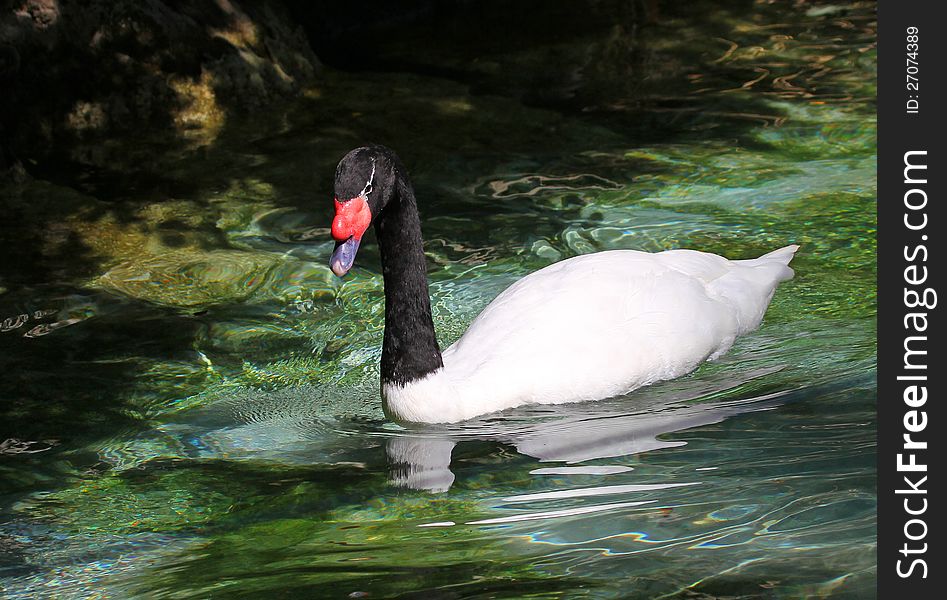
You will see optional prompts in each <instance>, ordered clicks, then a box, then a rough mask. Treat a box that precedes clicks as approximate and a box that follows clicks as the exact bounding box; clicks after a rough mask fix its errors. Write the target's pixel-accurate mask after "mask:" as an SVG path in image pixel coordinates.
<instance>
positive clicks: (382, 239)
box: [329, 145, 798, 423]
mask: <svg viewBox="0 0 947 600" xmlns="http://www.w3.org/2000/svg"><path fill="white" fill-rule="evenodd" d="M372 224H374V226H375V235H376V237H377V240H378V244H379V248H380V251H381V263H382V274H383V277H384V284H385V333H384V341H383V344H382V354H381V395H382V400H383V408H384V411H385V415H386V416H387V417H388V418H389V419H391V420H393V421H395V422H399V423H455V422H458V421H464V420H468V419H471V418H473V417H476V416H479V415H483V414H487V413H492V412H496V411H500V410H503V409H507V408H513V407H516V406H521V405H524V404H559V403H566V402H581V401H587V400H600V399H604V398H609V397H614V396H618V395H621V394H625V393H627V392H630V391H631V390H634V389H636V388H639V387H641V386H645V385H648V384H651V383H655V382H657V381H662V380H667V379H673V378H675V377H680V376H681V375H684V374H686V373H688V372H690V371H692V370H694V369H695V368H697V366H698V365H699V364H700V363H702V362H703V361H705V360H713V359H715V358H717V357H719V356H720V355H722V354H724V353H725V352H726V351H727V350H729V349H730V347H731V346H732V345H733V342H734V340H735V339H736V337H737V336H739V335H741V334H744V333H746V332H748V331H752V330H754V329H756V328H757V327H758V326H759V325H760V322H761V321H762V319H763V313H765V312H766V308H767V306H769V302H770V300H771V299H772V297H773V293H774V292H775V290H776V286H777V285H778V284H779V283H780V282H782V281H786V280H788V279H790V278H792V276H793V271H792V269H791V268H790V267H789V266H788V265H789V261H790V260H791V259H792V257H793V254H794V253H795V251H796V250H797V249H798V246H796V245H790V246H786V247H784V248H780V249H778V250H775V251H773V252H770V253H768V254H765V255H763V256H761V257H759V258H755V259H751V260H728V259H726V258H723V257H722V256H717V255H715V254H710V253H706V252H698V251H695V250H668V251H665V252H658V253H649V252H640V251H636V250H609V251H604V252H597V253H593V254H586V255H582V256H576V257H573V258H569V259H566V260H563V261H560V262H557V263H554V264H552V265H549V266H547V267H545V268H543V269H540V270H539V271H536V272H534V273H531V274H530V275H527V276H526V277H524V278H522V279H520V280H519V281H517V282H516V283H514V284H513V285H511V286H510V287H509V288H507V289H506V290H505V291H504V292H502V293H501V294H500V295H499V296H497V297H496V298H495V299H494V300H493V301H492V302H491V303H490V304H489V305H488V306H487V307H486V308H485V309H484V310H483V312H481V313H480V315H479V316H477V318H476V319H474V321H473V322H472V323H471V324H470V327H469V328H468V329H467V331H466V332H465V333H464V334H463V336H461V338H460V339H459V340H457V341H456V342H455V343H454V344H452V345H451V346H450V347H449V348H447V349H446V350H444V351H443V352H441V350H440V347H439V346H438V343H437V339H436V337H435V332H434V322H433V320H432V318H431V300H430V297H429V295H428V283H427V272H426V271H427V267H426V260H425V256H424V250H423V248H422V239H421V221H420V217H419V215H418V206H417V201H416V199H415V195H414V189H413V188H412V186H411V181H410V179H409V177H408V172H407V170H406V169H405V167H404V165H403V164H402V162H401V160H400V159H399V158H398V156H397V155H396V154H395V153H394V152H393V151H392V150H390V149H389V148H386V147H384V146H380V145H369V146H364V147H360V148H356V149H354V150H352V151H351V152H349V153H348V154H346V155H345V156H344V157H343V158H342V160H341V161H340V162H339V165H338V167H337V168H336V172H335V216H334V218H333V220H332V237H333V238H334V239H335V241H336V245H335V250H334V251H333V252H332V256H331V258H330V259H329V266H330V267H331V269H332V271H333V272H334V273H335V274H336V275H337V276H339V277H341V276H343V275H345V274H346V273H347V272H348V271H349V270H350V269H351V268H352V265H353V263H354V261H355V255H356V252H357V251H358V247H359V244H360V243H361V240H362V236H363V235H364V234H365V232H366V231H367V230H368V228H369V226H371V225H372Z"/></svg>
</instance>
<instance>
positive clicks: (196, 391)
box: [0, 2, 876, 599]
mask: <svg viewBox="0 0 947 600" xmlns="http://www.w3.org/2000/svg"><path fill="white" fill-rule="evenodd" d="M693 6H694V7H696V8H694V10H693V12H688V13H684V12H680V13H676V12H674V11H673V10H672V9H665V12H663V13H662V14H661V15H660V16H659V18H658V19H657V22H656V23H652V24H650V25H643V24H641V23H639V22H638V20H636V19H639V17H635V18H634V19H633V18H632V16H629V15H617V16H616V17H615V22H614V23H612V24H607V25H605V26H596V27H593V28H591V31H588V32H586V31H584V30H580V31H579V32H578V33H576V34H575V35H572V36H570V37H566V38H563V39H557V40H556V41H554V42H550V41H546V42H544V43H536V42H535V41H534V42H533V43H530V44H518V43H517V42H516V40H510V39H507V40H506V41H500V42H497V43H495V44H493V45H490V47H489V49H488V51H485V50H484V46H483V45H482V44H477V43H475V42H476V40H471V39H468V38H464V36H459V37H458V39H457V40H455V43H452V44H449V45H447V46H444V48H447V50H444V51H439V52H422V51H420V50H418V48H417V47H416V46H412V44H411V43H410V40H411V39H412V35H413V34H412V32H410V31H408V32H406V33H405V34H404V35H403V36H402V37H401V38H399V37H397V36H394V37H392V38H391V39H390V40H389V41H387V42H385V44H383V47H382V48H380V49H379V50H378V52H381V53H384V55H385V56H386V57H388V62H386V63H385V64H384V65H382V66H379V67H378V68H370V66H365V65H362V66H361V68H359V69H355V68H350V67H351V65H337V66H335V67H330V68H327V70H326V72H325V75H324V77H323V83H322V84H321V86H320V87H319V88H318V89H313V90H310V93H309V94H307V96H308V97H307V98H305V99H303V100H300V101H299V102H297V103H296V104H294V105H292V106H289V107H286V108H285V110H283V109H280V110H275V111H272V112H270V113H267V114H262V115H255V116H254V117H253V118H239V117H232V118H231V119H230V120H229V121H228V122H227V124H226V125H225V126H224V127H223V128H222V129H221V130H220V131H218V132H215V135H213V136H210V137H209V138H208V137H205V136H194V137H193V139H184V140H182V139H174V140H170V141H169V140H167V139H165V138H162V137H161V136H158V135H156V136H155V139H152V138H151V137H150V136H144V137H143V138H142V139H140V140H136V141H134V142H130V141H122V142H119V141H116V142H114V143H110V144H94V145H93V144H90V145H87V146H83V145H77V147H75V148H69V149H64V151H63V153H64V154H63V162H62V164H61V165H53V166H50V165H44V166H37V171H42V170H43V169H45V171H43V176H42V177H40V176H36V177H35V178H33V179H31V180H28V181H21V182H17V183H14V182H7V183H4V184H3V186H4V187H3V195H4V198H5V200H4V202H5V203H7V204H8V205H9V206H10V207H11V208H12V209H13V210H12V211H8V212H9V216H8V217H7V218H6V221H5V222H4V223H3V224H2V225H0V231H2V232H3V237H2V242H0V243H2V246H3V252H4V254H5V256H6V259H7V260H6V262H5V265H4V274H3V277H2V279H0V321H2V330H3V331H2V332H0V344H2V346H0V347H2V352H0V367H2V369H3V373H4V376H3V382H2V384H0V394H2V398H3V403H2V405H0V406H2V412H3V414H2V415H0V419H2V423H3V424H2V425H0V442H2V446H0V476H2V484H0V589H2V590H3V591H4V593H5V594H6V597H10V598H35V597H54V598H88V597H102V598H126V597H142V598H175V599H177V598H207V597H215V598H216V597H221V598H223V597H226V598H230V597H233V598H244V597H246V598H255V597H266V596H273V595H274V594H275V595H277V596H280V597H283V596H285V597H347V596H348V597H369V598H377V597H419V598H441V597H443V598H468V597H470V598H481V597H482V598H487V597H498V598H499V597H502V598H522V597H550V598H552V597H594V598H713V597H728V598H760V597H765V598H799V597H832V598H868V597H873V596H874V578H875V422H874V416H875V410H874V404H875V390H876V388H875V365H876V362H875V291H874V285H875V283H874V282H875V265H874V260H875V259H874V254H875V198H876V181H875V140H876V133H875V132H876V129H875V119H874V96H875V86H874V82H875V49H874V36H875V14H874V5H873V4H871V3H846V4H810V3H802V4H796V5H788V4H787V5H782V4H777V5H770V4H767V3H747V2H734V3H727V4H717V3H714V4H708V5H707V6H703V5H701V4H696V5H693ZM590 19H593V16H590ZM594 19H599V20H601V19H602V17H601V15H595V16H594ZM606 20H607V19H606ZM445 35H446V34H445ZM368 141H377V142H381V143H385V144H387V145H390V146H391V147H393V148H395V149H396V150H397V151H398V152H399V153H400V154H401V156H402V158H403V160H404V162H405V163H406V164H407V165H409V169H410V171H411V174H412V177H413V179H414V182H415V186H416V188H417V194H418V197H419V201H420V204H421V211H422V219H423V225H424V233H425V238H426V243H425V250H426V253H427V255H428V259H429V265H430V279H431V294H432V297H433V305H434V319H435V325H436V327H437V329H438V334H439V337H440V339H441V342H442V344H445V345H446V344H449V343H451V342H452V341H453V340H455V339H456V338H457V337H458V336H459V335H460V334H461V333H462V332H463V331H464V329H465V327H466V326H467V324H468V323H469V322H470V321H471V320H472V319H473V318H474V317H475V316H476V314H477V313H478V312H479V311H480V310H481V309H482V308H483V307H484V306H485V305H486V304H487V303H488V302H489V301H490V300H491V299H492V298H493V297H495V296H496V295H497V294H498V293H500V292H501V291H502V290H503V289H504V288H505V287H506V286H508V285H509V284H510V283H511V282H513V281H515V280H517V279H518V278H520V277H522V276H523V275H525V274H527V273H529V272H531V271H534V270H536V269H539V268H541V267H543V266H545V265H548V264H551V263H552V262H555V261H557V260H560V259H562V258H567V257H570V256H575V255H578V254H583V253H587V252H593V251H599V250H607V249H615V248H631V249H640V250H648V251H659V250H664V249H670V248H695V249H701V250H707V251H711V252H717V253H721V254H724V255H726V256H728V257H731V258H748V257H753V256H757V255H759V254H762V253H764V252H766V251H769V250H771V249H774V248H777V247H780V246H783V245H786V244H789V243H798V244H801V246H802V248H801V250H800V251H799V253H798V255H797V258H796V259H795V260H794V261H793V267H794V268H795V270H796V273H797V275H796V278H795V279H794V280H792V281H790V282H787V283H785V284H783V285H781V286H780V288H779V290H778V292H777V294H776V296H775V298H774V300H773V303H772V305H771V308H770V310H769V312H768V313H767V317H766V319H765V321H764V323H763V326H762V327H761V328H760V329H759V330H758V331H756V332H754V333H752V334H749V335H747V336H745V337H744V338H742V339H740V340H739V341H738V342H737V344H736V345H735V346H734V348H733V350H732V351H731V352H729V353H728V354H727V355H726V356H724V357H722V358H721V359H719V360H718V361H716V362H713V363H708V364H705V365H703V366H702V367H701V368H700V369H698V370H697V371H696V372H694V373H693V374H691V375H688V376H686V377H684V378H681V379H679V380H676V381H672V382H666V383H662V384H659V385H654V386H651V387H648V388H645V389H641V390H638V391H636V392H634V393H632V394H629V395H628V396H627V397H622V398H616V399H611V400H607V401H602V402H597V403H588V404H582V405H565V406H561V405H560V406H555V407H531V408H522V409H517V410H512V411H508V412H505V413H501V414H497V415H489V416H485V417H483V418H481V419H479V420H476V421H474V422H469V423H464V424H459V425H455V426H443V427H429V428H422V429H416V430H405V429H402V428H399V427H397V426H395V425H392V424H390V423H387V422H386V420H385V418H384V415H383V414H382V411H381V407H380V401H379V397H378V383H377V379H378V360H379V356H380V346H381V336H382V331H383V288H382V280H381V274H380V264H379V256H378V250H377V246H376V245H375V244H374V243H373V241H371V240H369V241H367V242H366V243H365V244H363V248H362V250H361V251H360V254H359V258H358V261H357V264H356V268H355V269H354V270H353V272H352V274H351V275H350V276H348V277H347V278H346V279H344V280H340V279H338V278H335V277H334V276H333V275H332V274H331V272H330V271H329V269H328V267H327V260H328V257H329V254H330V253H331V251H332V248H333V243H332V242H331V240H330V238H329V235H328V225H329V220H330V218H331V211H332V204H331V197H332V196H331V192H332V175H333V172H334V166H335V163H336V162H337V161H338V159H339V158H340V157H341V156H342V155H343V154H344V153H345V152H346V151H347V150H349V149H351V148H352V147H355V146H357V145H360V144H363V143H366V142H368ZM3 440H6V441H3Z"/></svg>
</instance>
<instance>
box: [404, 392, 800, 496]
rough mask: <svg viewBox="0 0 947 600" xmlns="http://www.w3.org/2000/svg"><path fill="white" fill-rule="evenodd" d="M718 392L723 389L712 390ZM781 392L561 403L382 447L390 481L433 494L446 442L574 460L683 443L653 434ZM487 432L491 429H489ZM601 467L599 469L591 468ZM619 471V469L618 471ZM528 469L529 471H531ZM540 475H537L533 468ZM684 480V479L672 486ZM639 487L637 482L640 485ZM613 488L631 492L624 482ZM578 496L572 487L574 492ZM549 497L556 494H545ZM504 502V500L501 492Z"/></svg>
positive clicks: (442, 487)
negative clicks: (626, 407)
mask: <svg viewBox="0 0 947 600" xmlns="http://www.w3.org/2000/svg"><path fill="white" fill-rule="evenodd" d="M720 391H723V390H720ZM787 394H788V392H779V393H775V394H770V395H768V396H764V397H760V398H750V399H743V400H732V401H723V402H701V403H699V404H696V405H693V406H675V404H676V403H677V402H687V401H689V400H690V401H693V400H694V398H681V397H678V398H673V397H666V396H665V397H663V398H662V399H663V400H664V401H665V402H668V403H669V405H668V406H667V407H664V408H657V409H655V412H648V411H641V412H633V413H630V414H608V413H607V412H605V411H595V410H594V409H591V410H590V409H587V408H586V409H584V410H583V408H584V407H583V408H578V407H577V406H576V407H573V406H569V405H566V406H564V407H562V410H561V411H560V412H564V413H566V414H565V415H563V416H561V417H557V418H550V419H548V420H545V421H540V422H538V423H536V422H534V419H530V418H528V417H526V418H523V420H522V421H520V420H519V419H517V420H516V421H515V422H514V423H515V424H511V425H513V426H512V427H510V429H511V431H510V432H504V431H502V429H504V427H502V426H501V425H505V424H506V423H505V422H504V421H499V422H497V421H496V420H495V421H494V422H493V423H491V424H490V425H488V426H487V427H485V428H484V429H485V430H486V431H485V432H481V433H477V432H476V429H475V425H472V424H467V425H466V426H465V427H464V428H462V429H459V430H458V431H456V432H451V431H450V428H447V430H446V431H444V430H441V431H431V432H425V433H419V434H413V435H412V434H410V433H409V434H402V435H396V436H394V437H391V438H390V439H389V440H388V442H387V445H386V450H387V455H388V460H389V463H390V465H391V467H392V476H391V481H392V483H393V484H395V485H398V486H403V487H409V488H412V489H418V490H429V491H433V492H443V491H447V490H448V489H449V488H450V486H451V484H452V483H453V481H454V475H453V473H451V471H450V457H451V451H452V450H453V449H454V446H455V445H456V444H458V443H460V442H462V441H470V440H493V441H498V442H502V443H504V444H509V445H511V446H514V447H515V448H516V450H517V451H518V452H520V453H521V454H525V455H527V456H531V457H533V458H536V459H538V460H539V461H541V462H563V463H567V464H575V463H582V462H586V461H591V460H595V459H600V458H612V457H627V456H632V455H635V454H639V453H642V452H649V451H652V450H660V449H662V448H674V447H677V446H683V445H684V444H686V442H683V441H679V440H672V439H659V437H660V436H662V435H664V434H667V433H673V432H676V431H683V430H685V429H691V428H694V427H700V426H702V425H709V424H712V423H719V422H720V421H722V420H724V419H726V418H728V417H731V416H734V415H738V414H741V413H746V412H754V411H761V410H771V409H773V408H775V407H777V406H779V405H780V404H781V403H782V402H783V401H784V400H783V397H784V396H786V395H787ZM490 430H494V431H492V432H491V431H490ZM599 469H602V467H599ZM614 472H616V471H613V470H608V469H607V468H605V469H604V470H599V471H596V470H585V471H581V470H571V471H570V470H566V471H556V472H555V473H556V474H580V473H581V474H603V475H605V474H611V473H614ZM618 472H620V471H618ZM533 473H535V471H534V472H533ZM546 473H547V474H548V473H549V472H548V471H547V472H546ZM541 474H543V473H541ZM676 485H689V484H676ZM672 487H673V486H672ZM642 489H643V488H642ZM621 491H623V492H628V491H633V490H632V489H631V488H629V487H627V486H625V487H622V488H621ZM581 495H583V494H579V493H577V496H563V497H578V496H581ZM547 497H549V498H553V497H556V496H547ZM507 500H508V501H512V500H510V499H509V498H507Z"/></svg>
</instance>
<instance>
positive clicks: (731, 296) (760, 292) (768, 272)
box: [708, 244, 799, 334]
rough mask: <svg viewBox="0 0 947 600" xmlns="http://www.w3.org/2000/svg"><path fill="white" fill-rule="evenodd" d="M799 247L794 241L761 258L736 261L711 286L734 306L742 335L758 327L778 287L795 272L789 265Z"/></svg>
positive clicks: (719, 295)
mask: <svg viewBox="0 0 947 600" xmlns="http://www.w3.org/2000/svg"><path fill="white" fill-rule="evenodd" d="M798 249H799V246H797V245H795V244H793V245H792V246H786V247H785V248H780V249H779V250H774V251H772V252H770V253H768V254H764V255H763V256H761V257H759V258H751V259H749V260H735V261H733V263H734V265H735V266H736V267H737V268H735V269H733V270H732V271H730V272H729V273H728V274H726V275H724V276H723V277H721V278H720V279H717V280H716V281H714V282H713V283H711V284H710V286H708V288H709V289H710V290H711V291H712V292H713V293H714V294H716V295H717V297H719V298H721V299H723V300H724V301H725V302H727V303H728V304H730V305H731V306H732V307H733V308H734V316H735V317H736V318H737V323H738V330H739V332H740V333H741V334H742V333H745V332H747V331H752V330H754V329H756V328H757V327H759V325H760V322H761V321H762V320H763V313H765V312H766V307H767V306H769V301H770V300H771V299H772V298H773V292H775V291H776V286H777V285H779V284H780V282H783V281H786V280H788V279H792V277H793V275H794V274H795V273H793V270H792V269H791V268H789V261H790V260H792V257H793V254H795V252H796V250H798Z"/></svg>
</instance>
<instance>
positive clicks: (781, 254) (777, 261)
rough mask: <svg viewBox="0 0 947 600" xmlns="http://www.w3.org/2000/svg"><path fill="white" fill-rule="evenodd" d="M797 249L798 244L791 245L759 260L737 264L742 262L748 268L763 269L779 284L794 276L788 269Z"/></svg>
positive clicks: (754, 259) (769, 253) (768, 253)
mask: <svg viewBox="0 0 947 600" xmlns="http://www.w3.org/2000/svg"><path fill="white" fill-rule="evenodd" d="M798 249H799V244H791V245H789V246H783V247H782V248H780V249H778V250H773V251H772V252H767V253H766V254H764V255H763V256H761V257H759V258H753V259H750V260H741V261H738V262H742V263H743V264H745V265H746V266H748V267H764V269H765V270H766V271H767V272H770V273H772V275H771V276H772V277H774V278H775V279H776V282H777V283H780V282H783V281H788V280H790V279H792V278H793V275H795V274H796V273H795V271H793V270H792V269H791V268H790V267H789V261H791V260H792V258H793V256H794V255H795V254H796V250H798Z"/></svg>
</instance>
